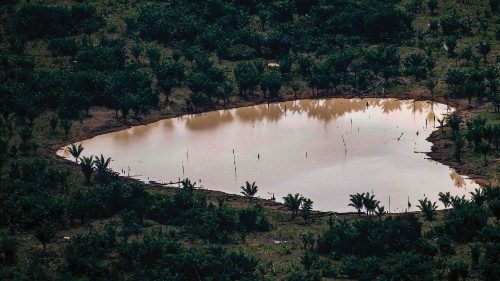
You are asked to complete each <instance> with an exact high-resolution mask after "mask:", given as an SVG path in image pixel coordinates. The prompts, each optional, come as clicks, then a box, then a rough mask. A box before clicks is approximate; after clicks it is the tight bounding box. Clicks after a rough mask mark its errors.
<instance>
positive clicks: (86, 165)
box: [79, 155, 94, 184]
mask: <svg viewBox="0 0 500 281" xmlns="http://www.w3.org/2000/svg"><path fill="white" fill-rule="evenodd" d="M79 164H80V169H81V170H82V173H83V175H84V176H85V182H86V183H87V184H89V183H90V177H91V176H92V173H93V172H94V158H93V156H92V155H91V156H90V157H85V156H84V157H82V158H80V163H79Z"/></svg>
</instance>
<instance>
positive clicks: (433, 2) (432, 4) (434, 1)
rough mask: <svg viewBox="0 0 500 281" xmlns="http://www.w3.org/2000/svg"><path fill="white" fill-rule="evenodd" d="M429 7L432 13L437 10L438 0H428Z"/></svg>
mask: <svg viewBox="0 0 500 281" xmlns="http://www.w3.org/2000/svg"><path fill="white" fill-rule="evenodd" d="M427 7H428V8H429V11H431V13H432V14H434V12H435V11H436V9H437V7H438V0H427Z"/></svg>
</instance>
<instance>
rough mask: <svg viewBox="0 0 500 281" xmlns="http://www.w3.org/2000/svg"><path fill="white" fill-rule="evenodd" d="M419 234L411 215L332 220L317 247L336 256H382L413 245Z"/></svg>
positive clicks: (418, 226) (419, 224) (417, 222)
mask: <svg viewBox="0 0 500 281" xmlns="http://www.w3.org/2000/svg"><path fill="white" fill-rule="evenodd" d="M420 237H421V223H420V222H419V221H418V219H417V218H416V217H415V216H414V215H404V216H398V217H396V218H391V217H388V218H387V219H385V220H382V221H379V220H372V219H369V218H366V219H361V220H358V221H355V222H353V223H351V224H349V223H348V222H347V221H340V222H338V223H335V224H334V225H333V226H332V227H331V228H330V229H329V230H327V231H325V232H324V233H323V235H322V237H321V238H320V239H319V240H318V250H319V252H320V253H323V254H333V255H334V256H336V257H339V258H341V257H344V256H348V255H357V256H362V257H366V256H372V255H375V256H383V255H386V254H388V253H395V252H399V251H405V250H410V249H413V248H415V245H416V243H417V240H418V239H419V238H420Z"/></svg>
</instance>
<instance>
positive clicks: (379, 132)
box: [58, 99, 476, 211]
mask: <svg viewBox="0 0 500 281" xmlns="http://www.w3.org/2000/svg"><path fill="white" fill-rule="evenodd" d="M448 113H449V108H448V107H447V106H446V105H443V104H438V103H432V102H427V101H413V100H397V99H323V100H297V101H288V102H282V103H271V104H261V105H255V106H248V107H243V108H238V109H230V110H219V111H213V112H208V113H203V114H196V115H186V116H182V117H179V118H173V119H167V120H161V121H158V122H156V123H153V124H149V125H145V126H138V127H133V128H130V129H127V130H123V131H120V132H116V133H111V134H106V135H102V136H97V137H95V138H92V139H89V140H86V141H84V142H83V145H84V147H85V150H84V152H83V155H85V156H89V155H99V154H101V153H102V154H104V155H106V156H109V157H112V158H113V159H114V161H113V162H112V163H111V167H112V168H113V169H114V170H115V171H126V172H127V174H126V175H128V173H129V170H130V175H133V176H135V177H137V178H139V179H143V180H146V181H147V180H155V181H162V182H170V181H177V180H178V179H179V178H182V177H189V178H191V179H192V180H196V181H198V182H200V183H201V185H202V186H204V187H206V188H212V189H217V190H222V191H225V192H229V193H239V191H240V190H239V187H240V186H241V185H243V183H244V182H245V181H247V180H248V181H252V182H253V181H256V182H257V185H258V186H259V190H260V191H261V192H259V193H258V195H260V196H262V197H266V196H267V194H268V193H269V194H272V193H274V194H275V196H276V198H282V197H283V196H285V195H286V194H288V193H301V194H302V195H304V196H306V197H309V198H311V199H312V200H313V201H314V206H315V208H316V209H325V210H336V211H348V210H350V208H349V207H348V206H347V204H348V200H349V194H352V193H356V192H367V191H370V192H372V191H373V192H374V193H375V195H376V197H377V198H378V199H379V200H380V201H381V202H382V204H384V205H385V207H386V209H389V207H390V211H397V210H398V211H402V210H405V209H406V208H407V204H408V202H407V201H408V198H411V200H413V202H412V205H414V206H415V205H416V204H417V200H418V199H421V198H423V197H428V198H429V199H431V200H433V201H437V199H438V197H437V193H438V192H439V191H443V192H446V191H449V192H450V193H451V194H452V195H460V196H461V195H467V193H468V192H467V190H466V189H473V188H474V187H475V186H476V185H475V184H474V183H473V182H470V183H468V184H467V185H465V183H466V181H467V180H464V179H463V178H462V177H461V176H460V175H459V174H458V173H456V172H454V171H451V170H450V169H449V168H448V167H446V166H444V165H441V164H439V163H436V162H432V161H429V160H427V159H425V154H422V153H416V152H425V151H430V147H431V144H430V143H429V142H428V141H427V140H426V138H427V137H428V136H429V135H430V133H431V132H432V131H433V130H435V123H436V122H435V119H436V118H442V116H444V115H445V114H448ZM58 153H59V154H60V155H62V156H65V157H69V154H68V153H67V152H65V151H64V150H61V151H60V152H58ZM450 173H451V174H450ZM457 187H460V188H457ZM389 197H390V198H391V199H390V201H391V204H390V205H391V206H389Z"/></svg>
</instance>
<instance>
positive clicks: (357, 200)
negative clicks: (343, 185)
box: [349, 193, 365, 216]
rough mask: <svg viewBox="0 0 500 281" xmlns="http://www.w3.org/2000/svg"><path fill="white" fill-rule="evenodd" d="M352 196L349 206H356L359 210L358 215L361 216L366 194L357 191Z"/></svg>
mask: <svg viewBox="0 0 500 281" xmlns="http://www.w3.org/2000/svg"><path fill="white" fill-rule="evenodd" d="M349 196H350V199H349V200H350V201H351V203H349V206H351V207H354V208H355V209H356V210H357V211H358V216H361V210H362V209H363V207H364V198H365V194H364V193H356V194H351V195H349Z"/></svg>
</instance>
